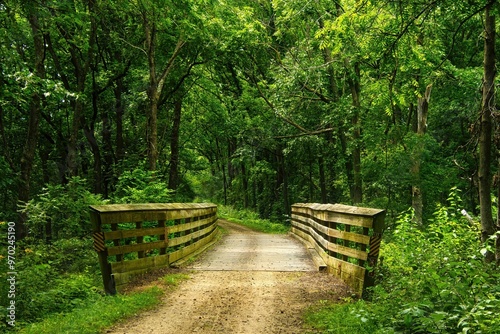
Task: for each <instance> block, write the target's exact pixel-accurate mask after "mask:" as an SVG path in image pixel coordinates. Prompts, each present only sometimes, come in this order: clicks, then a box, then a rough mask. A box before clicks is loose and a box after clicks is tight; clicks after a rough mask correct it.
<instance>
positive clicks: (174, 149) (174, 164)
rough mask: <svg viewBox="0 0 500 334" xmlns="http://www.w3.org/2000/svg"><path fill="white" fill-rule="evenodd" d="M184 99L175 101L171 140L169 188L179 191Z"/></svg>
mask: <svg viewBox="0 0 500 334" xmlns="http://www.w3.org/2000/svg"><path fill="white" fill-rule="evenodd" d="M181 112H182V98H179V99H178V100H177V101H175V104H174V117H173V125H172V136H171V138H170V173H169V177H168V188H169V189H172V190H177V187H178V186H179V160H180V154H179V151H180V150H179V137H180V128H181Z"/></svg>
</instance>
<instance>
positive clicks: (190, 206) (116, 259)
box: [90, 203, 217, 294]
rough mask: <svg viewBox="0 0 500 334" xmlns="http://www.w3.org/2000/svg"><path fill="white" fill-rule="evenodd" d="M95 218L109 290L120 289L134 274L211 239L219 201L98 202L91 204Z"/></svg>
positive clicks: (97, 246) (179, 256)
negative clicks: (215, 202) (105, 203)
mask: <svg viewBox="0 0 500 334" xmlns="http://www.w3.org/2000/svg"><path fill="white" fill-rule="evenodd" d="M90 218H91V221H92V224H93V232H94V234H93V237H94V249H95V250H96V251H97V253H98V255H99V264H100V266H101V272H102V277H103V283H104V289H105V291H106V293H108V294H115V293H116V289H117V287H119V286H120V285H123V284H125V283H127V282H129V281H130V280H131V279H132V278H133V276H135V275H138V274H141V273H145V272H147V271H149V270H151V269H153V268H160V267H165V266H169V265H170V264H172V263H174V262H176V261H179V260H181V259H183V258H186V257H187V256H189V255H191V254H192V253H193V252H195V251H196V250H198V249H199V248H201V247H203V246H204V245H206V244H207V243H209V242H210V241H211V240H212V239H213V238H214V236H215V233H216V229H217V206H216V205H215V204H210V203H162V204H159V203H151V204H111V205H96V206H90Z"/></svg>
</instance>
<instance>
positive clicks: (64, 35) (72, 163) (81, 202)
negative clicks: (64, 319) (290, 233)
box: [0, 0, 500, 333]
mask: <svg viewBox="0 0 500 334" xmlns="http://www.w3.org/2000/svg"><path fill="white" fill-rule="evenodd" d="M499 10H500V3H499V2H498V1H497V0H469V1H466V2H465V1H458V2H457V1H454V0H418V1H417V0H405V1H403V0H395V1H394V0H380V1H371V0H337V1H325V0H316V1H306V2H304V1H300V0H286V1H284V0H255V1H250V2H248V1H241V0H228V1H217V0H214V1H212V0H190V1H187V0H179V1H178V0H176V1H173V0H158V1H157V0H132V1H124V0H109V1H102V0H59V1H54V0H40V1H21V0H3V1H0V23H1V24H0V40H1V41H2V43H0V170H1V171H2V172H1V173H0V213H1V216H0V232H1V233H0V236H1V239H0V245H1V246H2V247H1V248H0V249H1V251H0V260H1V261H0V295H1V296H2V298H1V299H0V300H1V303H0V306H1V307H0V317H2V319H7V318H6V317H5V315H6V313H5V312H6V306H7V304H5V303H7V302H8V298H7V299H6V298H4V296H6V295H7V294H8V291H9V289H10V287H11V286H9V283H8V281H7V273H8V272H10V271H11V270H9V268H11V267H12V268H13V267H14V266H13V265H14V264H15V270H16V272H17V274H18V278H19V279H18V281H17V284H16V285H15V288H16V305H17V308H16V312H17V313H16V323H17V325H18V326H17V327H16V328H11V327H9V325H8V324H7V322H6V321H3V320H2V322H0V330H4V329H9V330H13V331H16V330H17V329H18V328H21V327H28V326H31V324H32V323H37V322H39V321H44V319H47V318H50V317H51V316H52V315H53V314H59V313H64V314H66V312H72V310H77V309H79V308H80V307H82V305H87V303H88V301H89V300H94V298H98V296H99V294H100V290H99V289H97V288H96V287H98V286H99V283H98V277H99V268H98V266H97V260H96V255H95V253H94V251H93V250H92V241H91V234H90V232H91V226H90V220H89V216H88V206H89V205H94V204H106V203H144V202H192V201H210V202H214V203H219V204H221V205H222V206H221V213H222V214H223V216H224V217H232V218H236V219H241V220H245V221H247V222H252V223H255V224H254V225H258V226H261V227H263V228H264V229H265V230H274V231H277V230H279V231H286V228H287V227H288V226H289V223H290V208H291V205H292V204H293V203H311V202H312V203H316V202H317V203H345V204H354V205H359V206H367V207H375V208H380V209H386V210H387V213H388V214H387V218H386V224H387V230H386V231H385V232H384V241H383V243H382V252H383V256H384V260H383V261H381V263H380V268H379V270H378V273H379V277H378V280H379V284H378V285H377V286H376V287H375V289H374V290H373V291H372V297H371V301H364V302H361V301H358V302H355V303H346V304H342V305H339V306H333V307H330V306H328V309H327V310H322V311H321V312H322V313H318V314H319V315H317V316H314V315H311V319H312V320H311V321H312V322H313V323H315V324H317V325H321V326H323V327H322V328H324V330H325V331H334V330H335V329H333V327H331V326H332V322H331V319H334V318H338V317H342V318H343V319H350V318H349V317H351V316H352V319H353V322H354V323H355V324H358V325H360V324H361V323H362V324H364V325H365V326H360V327H363V328H373V330H374V332H375V331H379V332H383V331H384V330H385V331H387V332H390V331H394V332H411V333H434V332H435V333H439V332H457V331H458V332H460V331H461V332H463V333H467V332H468V333H473V332H474V333H480V332H483V333H488V332H491V330H492V328H496V327H498V323H497V320H495V319H496V318H495V315H496V313H498V312H495V311H494V309H495V308H496V309H498V300H499V299H500V298H499V296H498V284H495V282H496V283H498V278H499V277H498V274H497V273H498V266H499V265H500V234H499V232H498V231H499V229H500V209H499V208H500V200H499V198H500V168H499V161H500V160H499V157H500V153H499V148H500V113H499V112H498V110H497V101H498V99H497V94H498V92H497V89H496V88H497V86H498V85H497V82H498V79H497V76H496V67H497V58H498V50H497V49H498V43H499V40H498V38H496V33H497V31H498V25H499V20H497V16H498V15H499ZM450 189H452V194H453V195H452V196H449V193H450ZM231 210H236V211H231ZM408 210H411V211H408ZM236 212H238V213H237V214H236ZM241 212H243V213H241ZM461 212H463V213H461ZM240 214H242V215H241V216H240ZM262 221H264V223H262ZM14 244H15V247H16V248H15V254H16V256H15V261H14V260H12V259H10V264H9V262H8V259H9V258H8V256H9V254H8V252H9V247H8V246H12V247H13V245H14ZM4 246H5V247H4ZM12 247H11V248H12ZM13 261H14V262H13ZM9 266H10V267H9ZM99 298H101V297H99ZM99 298H98V299H99ZM356 321H358V322H356ZM370 326H371V327H370ZM339 331H341V329H339Z"/></svg>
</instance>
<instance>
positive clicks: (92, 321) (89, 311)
mask: <svg viewBox="0 0 500 334" xmlns="http://www.w3.org/2000/svg"><path fill="white" fill-rule="evenodd" d="M162 295H163V291H162V290H161V289H160V288H158V287H153V288H150V289H148V290H145V291H142V292H138V293H134V294H130V295H117V296H104V297H100V298H98V299H97V300H95V301H89V302H88V303H87V304H86V305H84V306H81V307H79V308H76V309H74V310H72V311H70V312H68V313H64V314H54V315H52V316H49V317H47V318H45V319H44V320H43V321H41V322H37V323H34V324H31V325H29V326H27V327H25V328H23V329H22V330H21V331H20V333H23V334H45V333H47V334H52V333H67V334H72V333H75V334H98V333H101V332H102V331H103V330H104V329H105V328H108V327H111V326H112V325H113V324H115V323H116V322H118V321H119V320H121V319H124V318H127V317H130V316H132V315H134V314H136V313H138V312H140V311H143V310H146V309H150V308H152V307H153V306H156V305H157V304H159V303H160V296H162Z"/></svg>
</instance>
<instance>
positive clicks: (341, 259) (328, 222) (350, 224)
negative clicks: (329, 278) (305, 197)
mask: <svg viewBox="0 0 500 334" xmlns="http://www.w3.org/2000/svg"><path fill="white" fill-rule="evenodd" d="M384 219H385V210H379V209H370V208H360V207H355V206H348V205H342V204H316V203H297V204H294V205H292V229H291V230H292V233H294V234H296V235H297V236H299V237H300V238H302V239H303V240H305V241H306V242H308V243H309V244H311V245H312V247H314V248H315V249H316V251H317V252H318V254H319V255H320V256H321V258H322V259H323V261H324V262H325V263H326V265H327V270H328V271H329V272H330V273H333V274H334V275H335V276H337V277H339V278H341V279H342V280H344V281H345V282H346V283H347V284H348V285H349V286H350V287H351V288H352V289H353V290H354V292H355V293H356V294H357V295H358V296H362V295H363V293H364V292H365V291H366V288H367V287H368V286H372V285H373V284H374V269H375V266H376V264H377V259H378V251H379V248H380V241H381V238H382V231H383V229H384ZM367 268H368V270H367Z"/></svg>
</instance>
